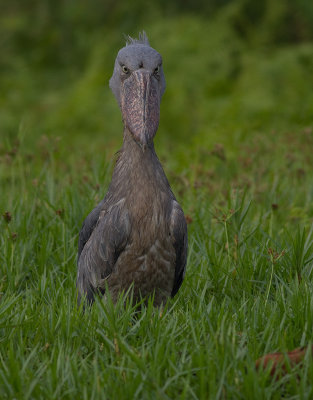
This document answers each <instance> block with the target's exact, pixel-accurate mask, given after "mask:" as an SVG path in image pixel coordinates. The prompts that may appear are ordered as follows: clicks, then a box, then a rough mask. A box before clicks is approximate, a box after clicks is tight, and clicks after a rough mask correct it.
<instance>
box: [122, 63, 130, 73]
mask: <svg viewBox="0 0 313 400" xmlns="http://www.w3.org/2000/svg"><path fill="white" fill-rule="evenodd" d="M122 71H123V72H124V74H128V72H129V69H128V68H127V67H126V65H122Z"/></svg>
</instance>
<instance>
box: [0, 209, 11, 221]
mask: <svg viewBox="0 0 313 400" xmlns="http://www.w3.org/2000/svg"><path fill="white" fill-rule="evenodd" d="M2 216H3V219H4V220H5V222H6V223H9V222H10V221H11V219H12V214H11V213H10V212H9V211H6V212H5V213H4V214H2Z"/></svg>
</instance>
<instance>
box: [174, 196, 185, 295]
mask: <svg viewBox="0 0 313 400" xmlns="http://www.w3.org/2000/svg"><path fill="white" fill-rule="evenodd" d="M170 232H171V236H172V240H173V245H174V249H175V252H176V263H175V277H174V285H173V290H172V293H171V296H172V297H174V296H175V294H176V293H177V292H178V289H179V288H180V286H181V284H182V282H183V279H184V276H185V272H186V262H187V248H188V239H187V224H186V219H185V216H184V213H183V210H182V209H181V207H180V205H179V204H178V203H177V201H175V200H174V201H173V209H172V213H171V223H170Z"/></svg>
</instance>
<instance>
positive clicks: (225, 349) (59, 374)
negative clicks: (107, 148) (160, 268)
mask: <svg viewBox="0 0 313 400" xmlns="http://www.w3.org/2000/svg"><path fill="white" fill-rule="evenodd" d="M289 135H290V134H289V133H284V132H281V133H280V134H277V146H275V147H273V146H272V142H271V140H270V137H269V136H267V135H266V134H264V135H261V136H255V137H254V138H253V141H254V145H253V149H254V151H253V152H251V148H250V145H251V139H248V140H247V141H246V142H244V143H242V145H241V147H240V149H239V150H238V153H237V154H236V157H235V158H234V159H228V156H227V152H226V151H225V149H223V148H222V147H221V145H218V146H217V147H216V146H215V147H213V149H212V150H211V152H210V153H208V154H207V155H206V156H207V157H208V158H209V159H210V160H209V162H210V164H211V166H210V169H209V170H208V169H206V168H203V167H201V165H198V166H197V167H196V166H195V167H193V168H191V170H190V171H188V173H186V174H185V175H184V174H183V173H182V174H181V175H176V174H175V172H174V171H173V170H171V168H170V167H169V166H168V165H167V163H166V162H165V168H166V169H167V172H168V173H169V176H170V177H171V181H172V185H173V187H174V189H175V191H176V192H177V194H178V197H179V199H180V201H181V202H182V204H183V207H184V210H185V212H186V214H187V215H188V218H189V222H190V223H189V256H188V268H187V274H186V279H185V282H184V285H183V286H182V288H181V290H180V292H179V294H178V295H177V296H176V298H175V299H174V300H173V301H170V302H169V304H168V305H167V306H166V308H165V310H163V311H161V310H159V309H154V308H153V307H152V305H151V304H149V305H148V306H147V307H145V306H143V305H142V306H139V307H140V308H141V312H140V313H139V315H138V313H136V310H135V309H134V308H133V307H132V306H131V305H130V304H126V306H123V299H121V301H120V302H119V304H118V305H117V306H116V307H114V306H113V305H112V303H111V302H110V301H108V302H107V303H105V304H104V303H103V302H101V301H97V302H96V304H95V305H94V307H93V308H92V309H91V310H90V311H89V310H88V311H86V312H85V313H83V312H82V310H79V309H77V308H76V291H75V277H76V266H75V263H76V247H77V235H78V232H79V228H80V225H81V222H82V219H83V217H84V215H86V213H87V212H88V211H89V210H90V209H91V208H92V207H93V206H94V204H95V203H96V202H97V201H98V200H99V198H100V197H101V196H102V195H103V193H104V191H105V188H106V187H107V185H108V183H109V180H110V173H111V169H112V165H111V163H108V162H105V164H104V165H103V160H102V157H101V156H100V155H97V156H96V157H94V159H93V160H91V159H90V160H89V161H86V160H85V163H84V160H81V159H78V158H76V157H75V156H74V157H72V158H71V157H70V158H69V159H68V160H63V159H62V157H61V156H60V154H62V152H64V151H66V149H64V148H62V144H60V143H57V141H56V140H55V139H52V138H50V139H48V138H43V139H40V141H39V143H37V145H36V146H37V147H36V148H37V151H35V152H34V153H33V154H29V153H27V152H26V153H25V152H24V150H23V149H24V147H26V146H23V142H21V143H15V144H14V143H13V144H7V147H6V149H5V150H6V153H5V154H3V156H2V162H1V181H2V184H3V185H4V187H5V189H6V190H5V193H6V196H2V197H1V204H0V208H1V210H2V211H3V213H4V212H5V211H7V212H8V213H6V214H4V215H3V216H2V219H1V232H2V234H1V249H2V251H1V256H0V257H1V267H0V268H1V274H0V276H1V280H0V290H1V303H0V332H1V336H0V337H1V339H0V340H1V342H0V343H1V346H0V363H1V369H0V391H1V397H2V398H4V399H5V398H8V399H10V398H21V399H30V398H89V399H90V398H92V399H93V398H94V399H97V398H104V399H112V398H143V399H145V398H147V399H148V398H149V399H150V398H160V399H162V398H164V399H168V398H185V399H191V398H195V399H198V398H200V399H206V398H212V399H213V398H238V399H242V398H247V399H251V398H273V399H275V398H277V399H278V398H281V396H282V394H284V395H285V397H286V398H301V399H302V398H311V397H312V391H313V388H312V383H311V382H312V376H313V375H312V374H313V364H312V359H311V356H310V355H309V354H308V355H307V357H306V359H305V362H304V365H303V367H302V368H301V369H297V370H296V371H295V370H290V371H289V373H288V374H287V375H286V376H285V377H282V378H278V379H277V380H271V379H270V377H269V373H268V371H262V372H257V371H256V370H255V360H256V359H257V358H258V357H260V356H261V355H263V354H265V353H267V352H273V351H287V350H290V349H293V348H295V347H298V346H302V345H306V344H309V343H312V338H313V337H312V326H313V317H312V315H313V301H312V298H313V297H312V253H313V237H312V204H313V203H312V196H313V190H312V184H311V182H312V171H311V170H310V165H312V164H311V163H312V155H311V151H310V148H311V147H310V143H311V141H312V140H313V133H312V130H311V129H309V128H306V129H304V130H300V131H298V132H295V133H294V134H293V135H291V136H292V137H293V140H291V138H290V137H289ZM22 140H26V139H22ZM10 146H11V147H10ZM12 146H13V147H12ZM58 146H59V147H58ZM282 149H283V151H282ZM291 154H293V155H294V156H295V157H296V160H292V161H290V155H291ZM264 158H265V160H264ZM267 160H273V161H272V162H271V163H270V162H267ZM247 163H248V164H249V169H247ZM169 165H170V163H169ZM300 165H301V166H302V169H301V171H299V166H300ZM243 182H244V184H243ZM247 182H248V184H247Z"/></svg>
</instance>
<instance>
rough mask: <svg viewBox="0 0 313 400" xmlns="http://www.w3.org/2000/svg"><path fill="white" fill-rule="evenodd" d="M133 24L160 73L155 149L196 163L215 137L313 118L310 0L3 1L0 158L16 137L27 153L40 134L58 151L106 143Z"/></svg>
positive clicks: (223, 139) (110, 146)
mask: <svg viewBox="0 0 313 400" xmlns="http://www.w3.org/2000/svg"><path fill="white" fill-rule="evenodd" d="M141 30H145V31H146V32H147V34H148V37H149V39H150V44H151V46H152V47H154V48H156V49H157V50H158V51H159V52H160V53H161V54H162V56H163V61H164V70H165V75H166V80H167V89H166V92H165V95H164V97H163V100H162V106H161V121H160V129H159V132H158V135H157V139H156V146H157V148H158V151H159V152H160V154H161V157H162V154H163V156H164V157H166V153H167V152H168V150H169V149H170V150H171V152H172V151H174V152H175V157H176V159H177V160H178V162H179V160H180V161H183V160H185V161H186V162H188V160H192V161H193V162H195V163H196V162H197V160H198V161H199V162H201V154H202V153H201V151H199V149H203V148H206V146H207V148H210V146H211V147H212V146H214V143H222V144H223V146H224V147H225V148H226V149H227V152H228V154H229V155H230V156H231V154H232V153H233V152H236V147H238V146H239V145H240V143H241V142H242V141H244V140H246V138H247V137H249V136H252V135H254V134H255V133H257V132H263V133H264V134H265V133H266V134H269V135H272V136H273V141H275V134H273V132H277V131H281V130H284V131H286V130H292V129H297V128H299V127H300V128H301V127H306V126H308V125H310V124H311V123H312V117H313V2H312V1H311V0H275V1H270V0H263V1H259V2H256V1H252V0H234V1H231V0H209V1H207V0H192V1H184V2H183V3H182V2H181V1H179V0H173V1H166V0H155V1H153V2H147V1H144V0H133V1H119V0H114V1H111V0H102V1H101V0H90V1H86V0H66V1H55V0H27V1H24V2H21V1H19V0H11V1H9V2H6V1H3V0H2V1H1V15H0V155H1V151H2V154H3V153H4V152H7V149H8V146H11V147H14V143H15V142H16V143H17V142H18V143H20V141H21V140H23V146H24V148H26V149H29V151H30V150H31V149H32V150H33V149H34V148H35V147H34V146H35V145H34V143H37V142H38V141H41V142H42V141H47V140H48V141H49V140H53V143H54V145H56V144H55V141H58V142H60V143H62V146H61V147H62V148H63V149H64V151H65V152H66V153H70V152H73V151H74V152H81V153H85V154H87V153H90V154H95V153H97V152H99V151H100V150H101V149H102V150H104V151H106V150H108V152H109V154H111V153H112V152H113V151H115V150H116V149H117V148H118V146H119V145H120V144H121V140H122V124H121V116H120V111H119V109H118V106H117V104H116V102H115V99H114V97H113V95H112V94H111V92H110V90H109V87H108V81H109V78H110V76H111V73H112V70H113V65H114V60H115V57H116V54H117V51H118V50H119V49H120V48H121V47H123V46H124V43H125V39H124V37H123V35H124V34H126V35H128V34H129V35H131V36H136V35H137V34H138V32H139V31H141ZM51 138H52V139H51ZM49 143H50V142H49ZM50 144H51V143H50ZM99 146H100V147H99ZM1 149H2V150H1ZM216 151H219V149H218V148H217V150H216ZM76 154H77V153H76ZM171 154H172V153H171ZM199 157H200V159H199Z"/></svg>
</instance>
